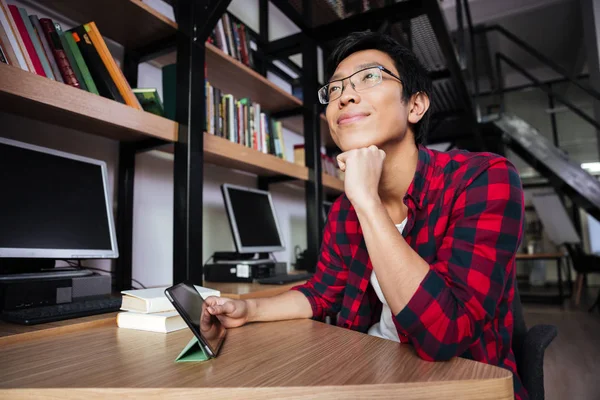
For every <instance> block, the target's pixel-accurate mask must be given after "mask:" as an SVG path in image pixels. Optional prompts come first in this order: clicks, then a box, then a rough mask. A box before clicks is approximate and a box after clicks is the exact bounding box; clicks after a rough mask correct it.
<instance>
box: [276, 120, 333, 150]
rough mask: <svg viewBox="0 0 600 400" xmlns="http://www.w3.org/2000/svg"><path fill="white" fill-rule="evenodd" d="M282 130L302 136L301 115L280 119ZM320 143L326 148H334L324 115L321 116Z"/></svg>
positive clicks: (302, 121) (302, 124)
mask: <svg viewBox="0 0 600 400" xmlns="http://www.w3.org/2000/svg"><path fill="white" fill-rule="evenodd" d="M280 121H281V123H282V125H283V127H284V128H286V129H289V130H290V131H292V132H296V133H299V134H302V133H303V132H304V118H303V117H302V115H295V116H293V117H288V118H282V119H280ZM321 142H322V143H323V145H325V146H326V147H334V146H335V143H334V142H333V138H332V137H331V132H330V131H329V124H328V123H327V118H325V115H323V114H321Z"/></svg>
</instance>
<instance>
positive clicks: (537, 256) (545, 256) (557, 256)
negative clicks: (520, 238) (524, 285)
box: [515, 253, 573, 304]
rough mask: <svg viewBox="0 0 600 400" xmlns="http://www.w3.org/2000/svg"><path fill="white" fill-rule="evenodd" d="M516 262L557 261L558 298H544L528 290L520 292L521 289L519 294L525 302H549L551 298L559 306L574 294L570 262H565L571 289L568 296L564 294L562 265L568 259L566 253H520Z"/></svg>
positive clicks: (568, 283)
mask: <svg viewBox="0 0 600 400" xmlns="http://www.w3.org/2000/svg"><path fill="white" fill-rule="evenodd" d="M515 258H516V261H525V260H528V261H533V260H554V261H556V268H557V273H558V296H547V295H546V296H544V295H540V294H539V293H537V294H534V293H529V292H527V291H526V290H520V289H519V294H520V296H521V299H522V300H524V301H527V300H536V301H538V300H548V299H549V298H550V299H551V300H553V302H554V301H556V302H558V303H559V304H562V303H563V301H564V299H565V298H568V297H571V296H572V293H573V281H572V279H571V268H570V266H569V263H568V262H565V265H566V266H567V286H568V287H569V292H568V295H565V293H564V287H563V286H564V285H563V276H562V264H563V260H564V259H565V258H566V255H565V254H564V253H534V254H522V253H519V254H517V255H516V257H515Z"/></svg>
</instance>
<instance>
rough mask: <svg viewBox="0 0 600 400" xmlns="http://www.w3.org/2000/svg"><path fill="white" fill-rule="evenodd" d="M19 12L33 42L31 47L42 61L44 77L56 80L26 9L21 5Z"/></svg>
mask: <svg viewBox="0 0 600 400" xmlns="http://www.w3.org/2000/svg"><path fill="white" fill-rule="evenodd" d="M19 13H20V14H21V18H22V19H23V23H24V24H25V28H26V29H27V33H29V38H30V39H31V43H33V48H34V49H35V52H36V54H37V56H38V58H39V59H40V62H41V63H42V68H44V73H45V74H46V78H50V79H52V80H53V81H54V80H56V79H55V78H54V73H53V72H52V68H50V62H49V61H48V57H46V53H44V49H43V48H42V43H41V42H40V38H39V36H38V35H37V32H36V31H35V28H34V27H33V24H32V23H31V20H30V19H29V16H28V15H27V11H25V9H24V8H23V7H19Z"/></svg>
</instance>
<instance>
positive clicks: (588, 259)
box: [565, 244, 600, 311]
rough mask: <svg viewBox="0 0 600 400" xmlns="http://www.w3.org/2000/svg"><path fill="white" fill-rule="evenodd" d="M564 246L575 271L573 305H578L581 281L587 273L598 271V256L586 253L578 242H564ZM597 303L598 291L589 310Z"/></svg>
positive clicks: (599, 297) (599, 259) (599, 295)
mask: <svg viewBox="0 0 600 400" xmlns="http://www.w3.org/2000/svg"><path fill="white" fill-rule="evenodd" d="M565 247H566V248H567V251H568V252H569V256H570V257H571V260H572V261H573V269H574V270H575V272H577V294H576V295H575V305H577V306H578V305H579V301H580V299H581V291H582V288H583V282H584V280H586V278H587V274H593V273H596V274H598V273H600V257H599V256H597V255H595V254H586V253H585V252H584V251H583V249H582V248H581V246H580V245H578V244H565ZM599 305H600V293H599V294H598V297H597V298H596V301H595V302H594V304H592V306H591V307H590V309H589V311H592V310H593V309H594V307H596V306H599Z"/></svg>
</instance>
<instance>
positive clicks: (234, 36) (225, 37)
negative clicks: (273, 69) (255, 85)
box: [208, 12, 255, 68]
mask: <svg viewBox="0 0 600 400" xmlns="http://www.w3.org/2000/svg"><path fill="white" fill-rule="evenodd" d="M208 42H209V43H211V44H214V45H215V46H216V47H217V48H219V49H220V50H221V51H222V52H223V53H225V54H227V55H228V56H231V57H233V58H235V59H236V60H238V61H240V62H241V63H243V64H245V65H246V66H248V67H250V68H255V65H254V56H253V54H252V51H253V47H252V39H251V35H250V33H249V31H248V28H247V27H246V25H245V24H243V23H242V22H241V21H239V20H237V19H236V18H234V17H233V15H232V14H229V13H227V12H226V13H225V14H223V16H222V17H221V18H220V19H219V21H218V22H217V25H216V26H215V29H213V31H212V33H211V34H210V37H209V39H208Z"/></svg>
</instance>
